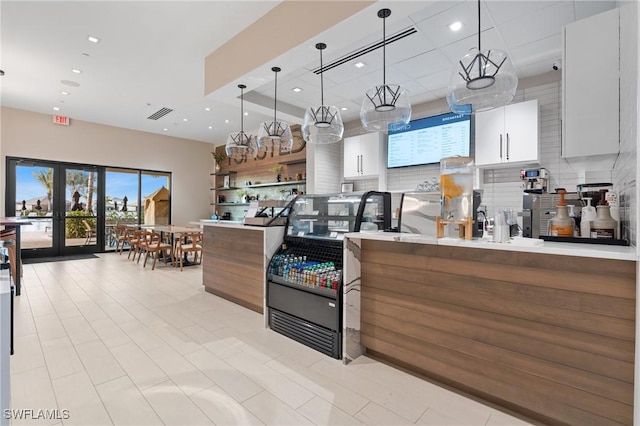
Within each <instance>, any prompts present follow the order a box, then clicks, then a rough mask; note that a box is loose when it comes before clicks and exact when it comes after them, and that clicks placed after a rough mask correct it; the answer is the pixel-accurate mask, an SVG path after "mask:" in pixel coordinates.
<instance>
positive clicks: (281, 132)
mask: <svg viewBox="0 0 640 426" xmlns="http://www.w3.org/2000/svg"><path fill="white" fill-rule="evenodd" d="M271 71H273V72H274V73H275V74H276V78H275V94H274V96H273V121H263V122H262V124H260V128H259V129H258V148H259V149H260V150H261V151H267V150H268V149H269V147H270V146H271V147H272V148H273V150H274V151H275V148H276V147H279V148H280V151H291V148H293V135H292V134H291V128H290V127H289V124H287V123H286V122H284V121H278V119H277V118H276V111H277V103H278V73H279V72H280V71H281V70H280V68H279V67H273V68H271Z"/></svg>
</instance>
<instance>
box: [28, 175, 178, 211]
mask: <svg viewBox="0 0 640 426" xmlns="http://www.w3.org/2000/svg"><path fill="white" fill-rule="evenodd" d="M46 169H47V168H46V167H30V166H21V165H18V166H17V167H16V182H17V183H16V201H17V202H20V201H21V200H29V199H32V198H38V197H46V195H47V191H46V189H45V187H44V186H43V185H42V183H40V182H39V181H38V180H37V179H36V178H35V177H34V175H33V173H34V172H35V173H38V172H39V171H40V170H46ZM106 175H107V176H106V179H107V181H106V193H107V194H106V195H107V196H109V197H115V198H118V199H121V198H124V196H125V195H126V196H127V198H128V199H129V203H130V204H134V203H135V202H136V199H137V197H138V189H137V187H138V176H137V174H136V173H120V172H109V171H108V172H107V173H106ZM163 185H164V186H165V187H168V179H167V178H166V177H165V176H159V177H154V176H153V175H148V174H143V175H142V194H143V195H144V196H146V195H149V194H151V193H152V192H154V191H156V190H157V189H159V188H160V187H162V186H163ZM67 197H68V198H69V199H70V198H71V194H67Z"/></svg>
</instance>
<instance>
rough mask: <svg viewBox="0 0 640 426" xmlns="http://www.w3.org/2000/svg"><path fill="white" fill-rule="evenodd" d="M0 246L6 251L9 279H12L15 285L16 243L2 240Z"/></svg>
mask: <svg viewBox="0 0 640 426" xmlns="http://www.w3.org/2000/svg"><path fill="white" fill-rule="evenodd" d="M0 244H2V247H4V248H5V249H6V250H7V256H8V257H9V265H10V267H11V278H12V279H13V284H15V283H16V243H15V241H13V240H2V241H0ZM20 272H22V271H20ZM20 276H22V275H20Z"/></svg>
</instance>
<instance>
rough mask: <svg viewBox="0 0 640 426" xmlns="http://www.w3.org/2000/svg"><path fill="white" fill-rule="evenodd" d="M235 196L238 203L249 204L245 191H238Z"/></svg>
mask: <svg viewBox="0 0 640 426" xmlns="http://www.w3.org/2000/svg"><path fill="white" fill-rule="evenodd" d="M236 194H238V199H239V201H238V202H239V203H248V202H249V195H248V192H247V190H246V189H239V190H238V191H237V192H236Z"/></svg>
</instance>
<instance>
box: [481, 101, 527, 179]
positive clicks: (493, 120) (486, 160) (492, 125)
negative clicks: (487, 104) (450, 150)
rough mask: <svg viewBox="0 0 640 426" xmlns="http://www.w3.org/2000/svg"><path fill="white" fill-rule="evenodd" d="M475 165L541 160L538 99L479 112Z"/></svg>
mask: <svg viewBox="0 0 640 426" xmlns="http://www.w3.org/2000/svg"><path fill="white" fill-rule="evenodd" d="M475 125H476V156H475V160H476V166H499V165H517V164H526V163H539V162H540V148H539V146H540V144H539V140H538V100H537V99H533V100H531V101H527V102H520V103H517V104H510V105H507V106H504V107H500V108H495V109H492V110H490V111H486V112H479V113H477V114H476V124H475Z"/></svg>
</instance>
